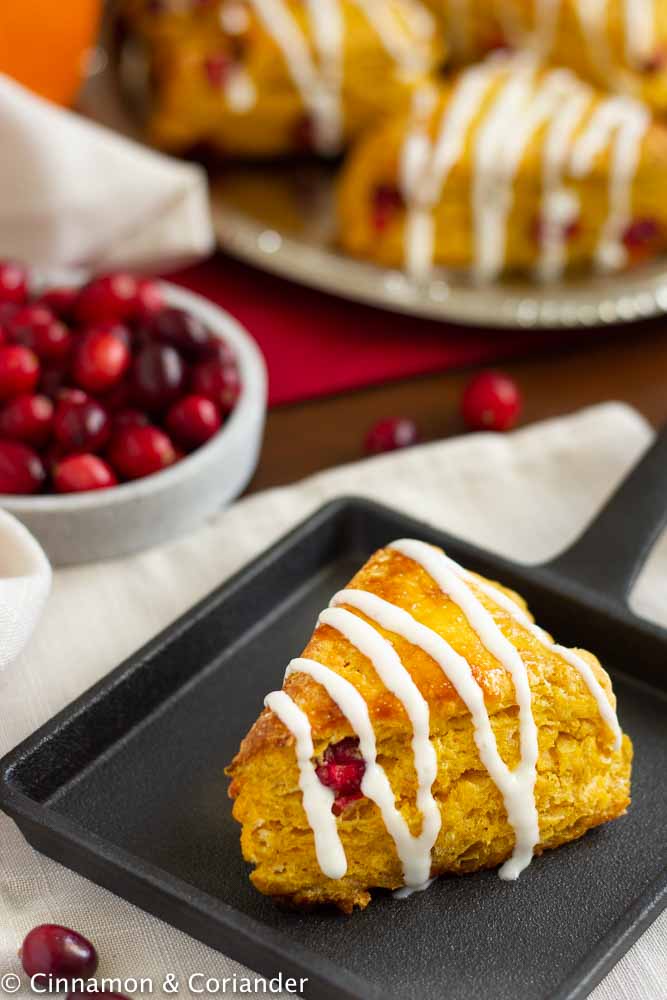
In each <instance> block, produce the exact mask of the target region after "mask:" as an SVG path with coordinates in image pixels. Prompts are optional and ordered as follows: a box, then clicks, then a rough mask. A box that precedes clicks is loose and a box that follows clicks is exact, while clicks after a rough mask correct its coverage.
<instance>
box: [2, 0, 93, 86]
mask: <svg viewBox="0 0 667 1000" xmlns="http://www.w3.org/2000/svg"><path fill="white" fill-rule="evenodd" d="M101 6H102V5H101V0H65V2H64V3H62V2H58V0H0V73H6V74H7V75H8V76H13V77H14V79H16V80H18V81H19V83H22V84H24V85H25V86H26V87H29V88H30V90H34V91H35V93H37V94H41V95H42V97H47V98H48V99H49V100H51V101H55V102H56V103H58V104H71V103H72V101H73V100H74V98H75V97H76V94H77V91H78V90H79V87H80V85H81V82H82V80H83V77H84V75H85V70H86V60H87V57H88V53H89V52H90V50H91V49H92V47H93V46H94V45H95V41H96V38H97V29H98V25H99V19H100V13H101Z"/></svg>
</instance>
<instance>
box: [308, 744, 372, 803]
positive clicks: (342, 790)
mask: <svg viewBox="0 0 667 1000" xmlns="http://www.w3.org/2000/svg"><path fill="white" fill-rule="evenodd" d="M315 771H316V774H317V777H318V778H319V780H320V781H321V782H322V784H323V785H325V786H326V787H327V788H331V789H332V790H333V791H334V792H335V795H336V798H335V801H334V804H333V812H334V813H335V814H336V815H337V816H338V815H340V813H341V812H343V810H344V809H345V808H346V807H347V806H348V805H350V804H351V803H352V802H356V801H358V800H359V799H361V798H363V792H362V791H361V782H362V779H363V777H364V773H365V771H366V764H365V762H364V760H363V758H362V756H361V754H360V752H359V740H358V739H357V738H356V737H354V736H348V737H347V738H346V739H344V740H340V741H339V742H338V743H333V744H332V745H331V746H329V747H327V749H326V750H325V751H324V754H323V757H322V763H321V764H319V765H318V767H317V768H316V769H315Z"/></svg>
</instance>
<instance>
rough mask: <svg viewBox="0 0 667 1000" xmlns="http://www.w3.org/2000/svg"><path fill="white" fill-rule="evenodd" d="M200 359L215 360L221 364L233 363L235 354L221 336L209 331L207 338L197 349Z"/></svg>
mask: <svg viewBox="0 0 667 1000" xmlns="http://www.w3.org/2000/svg"><path fill="white" fill-rule="evenodd" d="M199 354H200V357H201V360H202V361H217V362H218V364H221V365H235V364H236V354H235V353H234V351H233V350H232V348H231V347H230V346H229V344H228V343H227V341H226V340H223V339H222V337H216V336H215V334H213V333H210V334H209V335H208V340H207V341H206V343H205V344H204V345H203V346H202V347H201V349H200V351H199Z"/></svg>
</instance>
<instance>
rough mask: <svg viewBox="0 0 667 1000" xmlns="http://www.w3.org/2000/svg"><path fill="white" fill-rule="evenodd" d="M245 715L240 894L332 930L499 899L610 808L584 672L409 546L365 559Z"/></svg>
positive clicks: (601, 734)
mask: <svg viewBox="0 0 667 1000" xmlns="http://www.w3.org/2000/svg"><path fill="white" fill-rule="evenodd" d="M581 624H582V628H585V623H584V622H582V623H581ZM265 704H266V708H265V709H264V711H263V712H262V714H261V715H260V716H259V718H258V720H257V722H256V723H255V724H254V726H253V727H252V729H251V730H250V732H249V733H248V735H247V736H246V738H245V739H244V741H243V743H242V744H241V748H240V750H239V753H238V754H237V756H236V758H235V759H234V761H233V763H232V764H231V765H230V767H229V768H228V773H229V774H230V776H231V778H232V782H231V786H230V795H231V797H232V798H234V800H235V802H234V816H235V817H236V819H237V820H238V821H239V822H240V823H241V824H242V834H241V845H242V850H243V855H244V857H245V859H246V860H247V861H249V862H251V863H252V864H253V865H254V866H255V868H254V871H253V873H252V874H251V876H250V877H251V879H252V881H253V883H254V885H255V886H256V888H257V889H259V890H260V892H262V893H265V894H267V895H270V896H273V897H276V899H279V900H283V901H286V902H289V903H291V904H293V905H296V906H302V907H309V906H313V905H316V904H333V905H335V906H337V907H339V908H340V909H341V910H343V911H345V912H348V913H349V912H351V911H352V910H353V909H354V907H357V906H358V907H365V906H366V905H367V904H368V902H369V901H370V890H371V889H374V888H383V889H400V888H404V889H405V888H406V887H407V889H408V890H410V889H416V888H424V887H425V886H426V885H427V884H428V881H429V880H430V879H431V878H433V877H434V876H437V875H440V874H444V873H455V874H463V873H466V872H472V871H476V870H478V869H482V868H492V867H495V866H497V865H500V864H502V868H501V869H500V875H501V877H504V878H507V879H514V878H516V877H517V876H518V875H519V873H520V872H521V871H522V870H523V869H524V868H525V867H526V866H527V865H528V864H529V862H530V860H531V857H532V856H533V854H539V853H541V852H542V851H544V850H546V849H547V848H552V847H557V846H559V845H560V844H564V843H566V842H568V841H571V840H574V839H575V838H577V837H580V836H581V835H582V834H583V833H585V832H586V831H587V830H588V829H590V828H591V827H594V826H597V825H598V824H600V823H604V822H606V821H607V820H611V819H614V818H616V817H617V816H620V815H622V814H623V813H624V812H625V810H626V808H627V806H628V804H629V801H630V797H629V793H630V766H631V758H632V745H631V743H630V740H629V738H628V737H627V736H623V735H622V733H621V730H620V728H619V725H618V722H617V719H616V714H615V698H614V695H613V692H612V689H611V682H610V680H609V677H608V676H607V674H606V673H605V671H604V670H603V669H602V667H601V666H600V664H599V662H598V660H597V659H596V658H595V656H593V655H592V654H591V653H588V652H585V651H584V650H572V649H565V648H563V647H562V646H558V645H555V644H554V642H553V640H552V639H551V637H550V636H549V635H548V634H547V633H546V632H544V631H543V630H542V629H540V628H538V627H537V626H536V625H534V623H533V620H532V618H531V617H530V615H529V613H528V611H527V609H526V606H525V603H524V602H523V600H522V599H521V598H520V597H519V596H518V595H517V594H514V593H512V592H511V591H509V590H507V589H506V588H504V587H502V586H500V585H499V584H497V583H491V582H490V581H488V580H485V579H484V578H482V577H480V576H477V575H475V574H472V573H469V572H467V571H466V570H464V569H463V568H462V567H460V566H459V565H457V564H456V563H454V562H453V561H452V560H450V559H449V558H448V557H447V556H446V555H445V554H444V553H443V552H442V550H440V549H438V548H435V547H434V546H431V545H427V544H425V543H423V542H419V541H415V540H402V541H399V542H394V543H393V544H392V545H390V546H388V547H387V548H384V549H381V550H380V551H378V552H376V553H375V555H373V556H372V557H371V559H370V560H369V561H368V562H367V563H366V565H365V566H364V567H363V568H362V569H361V570H360V571H359V572H358V573H357V574H356V576H355V577H354V578H353V580H352V581H351V582H350V584H349V585H348V587H347V588H346V589H345V590H343V591H341V592H339V593H338V594H336V595H335V597H334V598H333V600H332V601H331V604H330V607H329V608H328V609H327V610H326V611H324V612H322V614H321V615H320V618H319V620H318V623H317V626H316V628H315V631H314V633H313V636H312V638H311V640H310V641H309V643H308V645H307V646H306V648H305V650H304V652H303V655H302V657H299V658H298V659H295V660H293V661H292V662H291V663H290V664H289V666H288V668H287V672H286V675H285V682H284V685H283V689H282V691H274V692H273V693H272V694H270V695H268V697H267V698H266V701H265Z"/></svg>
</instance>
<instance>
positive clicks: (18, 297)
mask: <svg viewBox="0 0 667 1000" xmlns="http://www.w3.org/2000/svg"><path fill="white" fill-rule="evenodd" d="M27 297H28V272H27V271H26V269H25V268H24V267H22V266H21V265H20V264H16V263H15V262H14V261H11V260H5V261H0V302H19V303H21V302H25V300H26V299H27Z"/></svg>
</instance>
